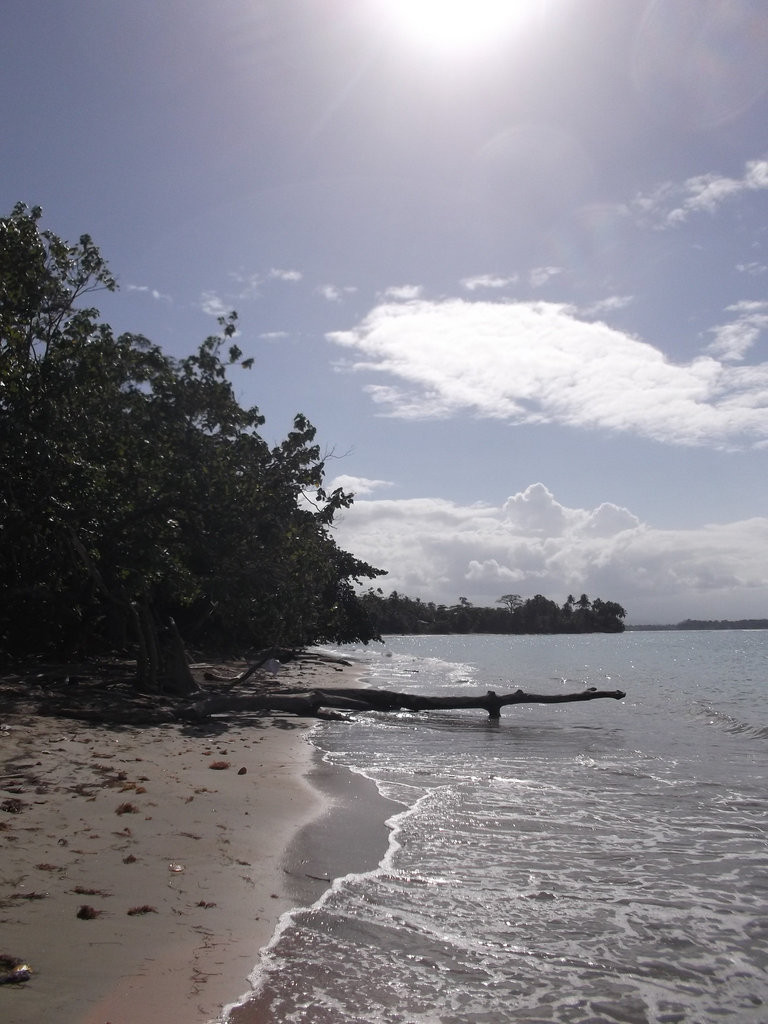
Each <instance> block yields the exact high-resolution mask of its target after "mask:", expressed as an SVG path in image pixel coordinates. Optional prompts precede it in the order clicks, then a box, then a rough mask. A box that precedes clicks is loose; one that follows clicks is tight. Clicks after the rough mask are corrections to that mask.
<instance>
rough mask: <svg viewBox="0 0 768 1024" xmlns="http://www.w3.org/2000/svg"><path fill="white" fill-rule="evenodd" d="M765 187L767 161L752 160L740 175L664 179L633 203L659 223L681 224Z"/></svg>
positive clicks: (637, 208)
mask: <svg viewBox="0 0 768 1024" xmlns="http://www.w3.org/2000/svg"><path fill="white" fill-rule="evenodd" d="M762 189H768V160H749V161H747V163H746V164H745V165H744V174H743V175H742V176H741V177H740V178H728V177H726V176H725V175H721V174H711V173H710V174H698V175H695V176H694V177H691V178H687V179H686V181H684V182H683V183H682V184H676V183H674V182H665V183H664V184H662V185H659V186H658V187H657V188H656V189H655V190H654V191H653V192H650V193H647V194H645V195H638V196H636V197H635V199H634V201H633V206H634V208H635V210H636V211H638V212H639V213H640V214H641V215H643V216H648V217H650V218H651V219H652V220H653V221H655V222H656V223H657V224H658V225H659V226H665V225H673V224H681V223H682V222H683V221H686V220H688V218H689V217H691V216H692V215H693V214H696V213H701V212H706V213H710V214H712V213H714V212H715V211H716V210H717V209H718V207H720V206H721V205H722V204H723V203H724V202H726V201H727V200H729V199H733V198H735V197H736V196H739V195H742V194H743V193H745V192H754V191H758V190H762Z"/></svg>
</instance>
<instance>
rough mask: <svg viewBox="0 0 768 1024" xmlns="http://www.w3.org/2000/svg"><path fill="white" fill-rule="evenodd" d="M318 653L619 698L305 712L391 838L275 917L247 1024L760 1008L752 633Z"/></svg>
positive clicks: (767, 858)
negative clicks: (382, 812) (492, 712)
mask: <svg viewBox="0 0 768 1024" xmlns="http://www.w3.org/2000/svg"><path fill="white" fill-rule="evenodd" d="M335 653H337V654H343V655H345V656H347V657H350V658H353V659H355V660H356V661H359V662H360V663H361V664H362V665H363V666H364V668H365V683H366V685H370V686H376V687H382V688H386V689H393V690H398V691H405V692H415V693H424V694H431V695H449V694H459V695H462V696H466V695H469V694H475V693H476V694H482V693H485V691H486V690H488V689H491V690H495V691H496V692H497V693H499V694H504V693H509V692H512V691H514V690H515V689H517V688H518V687H519V688H522V689H523V690H525V691H527V692H531V693H555V694H560V693H572V692H579V691H581V690H583V689H585V688H587V687H596V688H597V689H599V690H617V689H618V690H623V691H625V692H626V697H625V698H624V699H623V700H614V699H599V700H594V701H590V702H584V703H561V704H549V705H530V706H527V705H525V706H523V705H521V706H514V707H507V708H504V709H503V710H502V714H501V720H500V721H498V722H493V721H490V720H489V719H488V716H487V715H486V714H485V712H483V711H479V710H478V711H474V710H468V711H439V712H437V711H436V712H428V713H411V712H399V713H395V714H383V713H366V714H354V715H351V716H348V718H347V720H346V721H343V722H329V723H323V724H321V725H319V726H317V727H316V728H315V729H314V732H313V734H312V742H313V743H314V744H315V745H316V747H317V749H318V752H319V753H318V757H321V758H322V759H323V761H324V762H326V763H327V764H329V765H333V766H336V767H337V769H338V770H341V771H342V772H351V773H354V774H355V775H358V776H361V777H364V778H365V779H368V780H371V781H372V783H374V784H375V786H376V787H377V789H378V791H379V793H380V794H381V795H382V796H384V797H386V798H387V799H388V801H391V802H390V803H388V804H385V805H384V806H386V807H387V808H388V809H389V815H388V821H387V826H388V830H387V831H386V832H383V837H384V838H383V841H382V848H381V850H380V859H379V860H378V863H376V864H375V866H371V867H370V869H368V870H365V871H362V872H352V873H350V874H347V875H345V876H343V877H339V878H335V879H333V880H332V881H331V882H330V884H329V885H328V886H327V887H326V888H325V889H324V890H323V891H322V893H321V895H320V896H319V897H318V898H317V899H316V900H315V901H314V902H313V903H312V904H311V905H310V906H308V907H305V908H300V909H296V910H294V911H292V912H291V913H289V914H287V915H285V916H284V918H283V919H282V920H281V922H280V926H279V928H278V930H277V932H276V934H275V936H274V938H273V940H272V943H271V944H270V946H269V947H268V948H267V949H266V950H265V951H264V952H263V954H262V957H261V962H260V963H259V965H258V966H257V969H256V972H255V974H254V976H253V983H254V985H255V988H256V992H257V995H258V999H257V1002H256V1003H254V1004H253V1005H254V1007H256V1006H258V1011H256V1010H255V1009H254V1015H253V1016H252V1017H247V1015H246V1016H245V1017H243V1019H247V1020H252V1021H253V1022H254V1024H299V1022H301V1024H352V1022H354V1024H501V1022H507V1021H509V1022H525V1024H553V1022H557V1024H683V1022H685V1024H722V1022H724V1021H733V1022H739V1024H751V1022H754V1024H758V1022H759V1024H765V1022H767V1021H768V813H767V812H768V703H767V701H766V698H767V697H768V631H762V630H755V631H742V630H722V631H720V630H717V631H714V630H711V631H657V632H654V631H649V632H641V631H638V632H634V631H627V632H625V633H622V634H611V635H605V634H589V635H581V636H498V635H494V636H476V635H472V636H407V637H406V636H390V637H387V638H386V640H385V643H384V644H372V645H370V646H368V647H359V648H346V647H345V648H339V649H336V650H335ZM240 1019H241V1018H238V1020H240Z"/></svg>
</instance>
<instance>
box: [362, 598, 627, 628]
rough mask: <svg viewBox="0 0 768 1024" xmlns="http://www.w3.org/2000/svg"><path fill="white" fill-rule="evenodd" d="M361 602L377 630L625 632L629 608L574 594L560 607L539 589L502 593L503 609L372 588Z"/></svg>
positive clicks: (463, 599) (465, 601) (460, 600)
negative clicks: (536, 591) (530, 594)
mask: <svg viewBox="0 0 768 1024" xmlns="http://www.w3.org/2000/svg"><path fill="white" fill-rule="evenodd" d="M362 600H363V604H364V605H365V609H366V611H367V612H368V615H369V617H370V618H371V620H372V621H373V622H374V623H375V624H376V628H377V630H378V632H379V633H406V634H411V633H429V634H435V633H621V632H622V631H623V630H624V622H623V619H624V618H625V616H626V614H627V613H626V612H625V611H624V609H623V608H622V607H621V605H619V604H616V602H615V601H601V600H600V598H599V597H596V598H595V599H594V601H590V600H589V598H588V597H587V596H586V594H582V597H581V600H580V601H579V604H578V606H577V607H574V605H575V602H574V600H573V598H572V597H571V596H569V597H568V599H567V600H566V602H565V604H563V606H562V607H560V606H558V605H557V604H556V603H555V602H554V601H550V600H549V598H546V597H543V596H542V595H541V594H536V595H535V596H534V597H530V598H528V599H527V600H525V601H524V600H523V599H522V598H521V597H520V595H519V594H504V595H503V596H502V597H500V598H499V599H498V601H497V602H496V603H497V604H503V605H504V608H475V607H474V606H473V605H471V604H470V603H469V601H467V599H466V598H465V597H460V598H459V603H458V604H455V605H450V606H447V605H444V604H439V605H435V604H434V603H433V602H431V601H430V602H428V603H426V602H424V601H422V600H420V599H419V598H415V599H414V598H410V597H405V596H404V595H403V594H398V593H397V591H396V590H393V591H392V593H391V594H390V595H389V596H388V597H384V595H383V593H382V591H381V590H380V589H379V590H375V591H374V590H372V589H369V590H368V591H367V593H365V594H364V595H363V598H362Z"/></svg>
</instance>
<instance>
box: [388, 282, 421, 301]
mask: <svg viewBox="0 0 768 1024" xmlns="http://www.w3.org/2000/svg"><path fill="white" fill-rule="evenodd" d="M421 292H422V287H421V285H420V284H401V285H393V286H392V287H391V288H387V289H386V290H385V291H384V293H383V297H384V298H385V299H394V300H395V301H400V302H407V301H408V300H410V299H418V298H419V297H420V295H421Z"/></svg>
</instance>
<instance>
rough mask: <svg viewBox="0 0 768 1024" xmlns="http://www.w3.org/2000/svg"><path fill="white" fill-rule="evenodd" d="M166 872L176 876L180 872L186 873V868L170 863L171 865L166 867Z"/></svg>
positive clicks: (173, 862)
mask: <svg viewBox="0 0 768 1024" xmlns="http://www.w3.org/2000/svg"><path fill="white" fill-rule="evenodd" d="M168 870H169V871H173V872H174V874H177V875H178V874H181V872H182V871H186V868H185V867H184V865H183V864H177V863H176V862H175V861H171V863H170V864H169V865H168Z"/></svg>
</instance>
